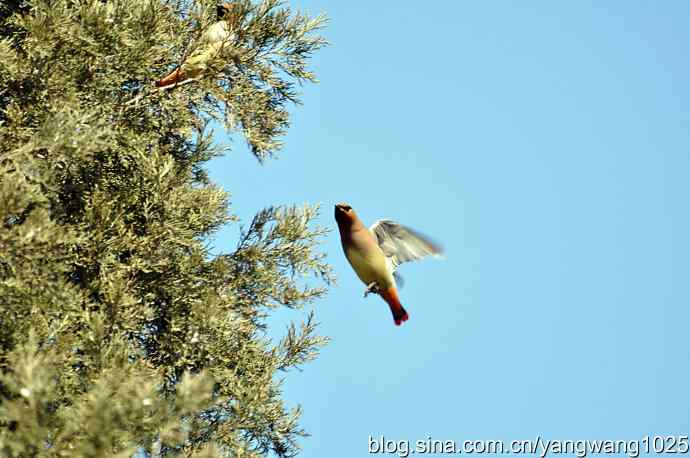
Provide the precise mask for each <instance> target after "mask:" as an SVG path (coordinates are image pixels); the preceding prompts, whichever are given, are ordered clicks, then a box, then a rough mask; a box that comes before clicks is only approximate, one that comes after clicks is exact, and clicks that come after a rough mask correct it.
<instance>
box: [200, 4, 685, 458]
mask: <svg viewBox="0 0 690 458" xmlns="http://www.w3.org/2000/svg"><path fill="white" fill-rule="evenodd" d="M291 4H292V5H294V6H295V7H297V8H299V9H301V10H306V11H308V12H311V13H319V12H325V13H327V14H328V15H329V17H330V23H329V25H328V27H327V28H326V29H325V30H324V34H325V35H326V37H327V38H328V39H329V40H330V41H331V42H332V46H330V47H328V48H327V49H324V50H323V51H321V52H320V53H318V54H317V55H315V57H314V59H313V66H314V68H315V70H316V71H317V73H318V76H319V79H320V80H321V83H320V84H318V85H309V86H305V87H304V88H303V94H304V97H303V100H304V106H302V107H298V108H297V109H295V110H294V116H293V126H292V128H291V130H290V133H289V135H287V137H286V138H285V141H286V146H285V148H284V149H283V150H282V152H281V153H280V158H279V159H278V160H272V161H269V162H267V163H266V164H265V165H263V166H261V165H259V164H258V163H257V161H256V160H254V159H253V158H252V157H251V156H250V154H249V153H247V152H246V150H245V148H244V147H243V142H242V141H241V140H240V139H234V140H232V141H233V144H234V145H235V150H234V151H233V152H232V153H231V154H229V155H227V156H225V157H223V158H219V159H217V160H214V161H213V162H212V163H211V164H210V165H209V169H210V171H211V176H212V178H213V179H214V180H215V181H216V182H218V183H220V184H222V185H223V186H224V187H225V188H226V189H227V190H229V191H230V192H231V193H232V201H233V206H232V209H233V211H234V212H235V213H236V214H238V215H239V216H240V217H242V218H243V220H244V221H245V222H248V221H249V220H250V218H251V216H252V215H253V214H254V213H255V212H256V211H258V210H259V209H260V208H263V207H265V206H269V205H274V204H292V203H304V202H309V203H317V202H320V203H321V204H322V205H323V209H322V216H321V220H320V223H321V224H322V225H326V226H329V227H331V228H333V229H334V231H333V232H331V233H330V235H329V236H328V237H327V238H326V240H325V244H324V246H323V250H324V251H325V252H327V253H328V260H329V262H330V263H331V264H332V265H333V267H334V269H335V273H336V274H337V276H338V285H337V286H335V287H334V288H333V289H332V290H331V292H330V294H329V295H328V297H327V298H326V299H325V300H323V301H321V302H319V303H318V304H316V307H315V309H316V314H317V318H318V320H319V321H320V322H321V323H322V325H321V327H320V331H321V333H322V334H325V335H328V336H331V337H332V338H333V342H332V343H331V344H330V345H329V346H328V347H326V348H325V349H324V350H323V352H322V355H321V356H320V358H319V359H318V360H317V361H315V362H313V363H311V364H308V365H306V366H305V367H304V371H303V372H294V373H290V374H288V375H287V380H286V382H285V394H284V397H285V399H286V401H287V403H288V404H289V405H296V404H298V403H299V404H301V405H302V407H303V409H304V415H303V418H302V425H303V426H304V427H305V428H306V429H307V430H308V431H309V432H310V433H311V434H312V437H310V438H307V439H304V440H303V441H302V446H303V448H304V452H303V454H302V456H304V457H324V456H329V457H347V458H350V457H359V456H367V439H368V436H369V435H372V436H380V435H381V434H383V435H385V436H386V438H390V439H394V440H403V439H407V440H410V441H414V440H417V439H425V438H427V437H428V436H431V437H432V438H434V439H444V440H445V439H452V440H456V441H462V440H465V439H504V440H508V441H509V440H512V439H531V438H534V437H536V436H537V435H541V436H542V437H544V438H559V439H594V438H610V439H626V440H631V439H641V438H642V437H643V436H645V435H653V434H664V435H665V434H688V433H690V369H689V368H690V333H689V332H688V330H687V327H688V324H689V323H690V282H689V281H688V280H689V279H690V244H689V242H688V234H690V216H689V214H690V212H689V211H688V197H689V196H690V179H689V178H690V110H689V109H688V107H690V89H689V88H690V85H689V84H688V81H690V65H689V64H688V55H690V27H688V17H690V3H688V2H685V1H668V2H662V3H660V2H639V1H611V2H598V1H581V2H548V1H533V2H527V3H525V2H479V1H475V2H450V1H447V2H420V1H396V2H392V1H381V2H371V1H363V0H353V1H349V2H342V1H335V0H303V1H293V2H291ZM218 139H219V141H222V142H227V141H230V140H229V139H228V138H227V137H225V136H224V134H222V133H219V136H218ZM339 201H347V202H349V203H350V204H351V205H352V206H353V207H354V208H355V209H356V210H357V211H358V212H359V214H360V217H361V218H362V219H363V220H364V222H365V223H366V224H371V223H373V222H374V221H375V220H376V219H378V218H382V217H388V218H392V219H395V220H397V221H399V222H401V223H403V224H407V225H410V226H411V227H413V228H416V229H418V230H420V231H422V232H424V233H426V234H428V235H430V236H432V237H433V238H435V239H436V240H438V241H440V242H441V243H442V244H443V245H444V246H445V248H446V251H447V259H446V260H445V261H436V260H425V261H423V262H420V263H416V264H405V265H403V266H402V267H401V273H402V274H403V276H404V277H405V278H406V285H405V288H404V289H403V290H402V291H401V293H400V295H401V300H402V302H403V304H404V305H405V307H406V308H407V310H408V311H409V313H410V320H409V321H408V322H407V323H405V324H404V325H403V326H401V327H396V326H394V325H393V322H392V319H391V316H390V312H389V311H388V308H387V306H386V305H385V304H384V303H383V302H382V301H381V299H380V298H378V297H375V296H370V297H368V298H367V299H364V298H363V297H362V292H363V288H364V285H362V284H361V283H360V282H359V280H358V279H357V278H356V276H355V274H354V273H353V272H352V270H351V269H350V267H349V265H348V264H347V261H346V259H345V257H344V256H343V254H342V251H341V248H340V242H339V238H338V233H337V230H335V222H334V220H333V204H334V203H336V202H339ZM236 238H237V227H236V226H231V227H229V228H228V229H227V230H225V231H222V232H221V233H220V234H219V235H218V237H217V238H216V239H215V241H214V243H215V244H216V246H217V247H219V249H220V250H222V249H223V247H226V246H227V247H228V248H227V249H228V250H229V249H232V247H233V246H234V243H235V240H236ZM302 317H303V313H302V312H293V311H282V312H280V313H279V314H278V317H277V318H276V323H278V324H279V325H280V326H279V327H278V330H281V329H282V327H281V326H283V324H282V323H283V322H284V321H285V320H290V319H295V320H299V319H301V318H302ZM381 456H384V455H381Z"/></svg>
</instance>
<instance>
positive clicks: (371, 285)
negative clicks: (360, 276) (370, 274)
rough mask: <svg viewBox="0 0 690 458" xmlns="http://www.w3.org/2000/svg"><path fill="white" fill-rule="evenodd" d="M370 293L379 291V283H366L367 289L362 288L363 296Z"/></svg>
mask: <svg viewBox="0 0 690 458" xmlns="http://www.w3.org/2000/svg"><path fill="white" fill-rule="evenodd" d="M371 293H374V294H378V293H379V285H378V283H376V282H375V281H373V282H371V283H369V284H368V285H367V289H365V290H364V297H367V296H368V295H369V294H371Z"/></svg>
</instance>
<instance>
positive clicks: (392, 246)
mask: <svg viewBox="0 0 690 458" xmlns="http://www.w3.org/2000/svg"><path fill="white" fill-rule="evenodd" d="M369 230H370V231H371V232H372V233H373V234H374V236H375V237H376V240H377V242H378V243H379V247H381V250H382V251H383V254H385V255H386V257H387V258H388V259H389V260H390V262H391V263H392V266H393V269H396V268H397V267H398V266H399V265H400V264H402V263H403V262H408V261H416V260H418V259H422V258H424V257H426V256H434V257H437V258H440V257H442V255H443V249H442V248H441V246H440V245H438V244H437V243H435V242H432V241H431V240H429V238H427V237H425V236H423V235H422V234H420V233H419V232H417V231H414V230H412V229H410V228H409V227H405V226H403V225H401V224H398V223H396V222H395V221H391V220H389V219H381V220H378V221H376V222H375V223H374V224H373V225H372V226H371V227H370V228H369Z"/></svg>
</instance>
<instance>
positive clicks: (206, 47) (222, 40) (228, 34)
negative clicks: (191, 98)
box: [156, 3, 240, 87]
mask: <svg viewBox="0 0 690 458" xmlns="http://www.w3.org/2000/svg"><path fill="white" fill-rule="evenodd" d="M217 14H218V22H215V23H213V24H211V26H209V28H208V29H206V30H205V31H204V33H203V34H202V35H201V38H200V40H199V43H198V44H197V48H196V50H195V51H194V52H192V54H191V55H190V56H189V57H188V58H186V59H185V61H184V62H183V63H182V65H181V66H180V67H178V68H176V69H175V70H173V71H172V72H170V73H169V74H168V75H166V76H164V77H163V78H161V79H160V80H158V81H156V87H167V86H171V85H174V84H179V83H181V82H183V81H185V80H188V79H196V78H198V77H200V76H201V75H202V74H203V73H204V72H205V71H206V69H207V68H208V64H209V63H210V62H212V61H213V60H214V59H215V58H217V57H219V56H220V55H221V54H222V52H223V51H224V50H225V49H227V48H228V47H229V46H230V45H231V43H232V42H233V41H234V29H235V28H236V27H237V23H238V22H239V19H240V9H239V7H238V6H237V4H236V3H224V4H222V5H219V6H218V11H217Z"/></svg>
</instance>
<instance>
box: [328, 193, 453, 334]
mask: <svg viewBox="0 0 690 458" xmlns="http://www.w3.org/2000/svg"><path fill="white" fill-rule="evenodd" d="M335 220H336V222H337V223H338V231H339V232H340V242H341V244H342V246H343V251H344V252H345V257H346V258H347V260H348V262H349V263H350V265H351V266H352V268H353V270H354V271H355V273H356V274H357V276H358V277H359V279H360V280H362V282H364V284H365V285H367V289H366V290H365V293H364V295H365V296H366V295H367V294H368V293H370V292H375V293H377V294H379V295H380V296H381V297H382V298H383V300H385V301H386V303H387V304H388V306H389V307H390V309H391V313H392V314H393V320H394V321H395V324H396V325H400V324H401V323H402V322H403V321H407V319H408V318H409V315H408V313H407V311H405V308H404V307H403V306H402V304H401V303H400V299H399V297H398V290H397V285H396V282H395V275H396V274H395V269H396V268H397V266H398V265H399V264H400V263H402V262H406V261H412V260H416V259H421V258H423V257H425V256H428V255H432V256H437V257H438V256H440V255H441V253H442V250H441V248H440V247H439V246H438V245H436V244H435V243H433V242H431V241H430V240H428V239H427V238H425V237H424V236H422V235H421V234H419V233H417V232H415V231H413V230H411V229H409V228H406V227H404V226H401V225H399V224H397V223H395V222H393V221H390V220H379V221H377V222H376V223H374V224H373V225H372V226H371V228H369V229H367V228H366V227H365V226H364V224H363V223H362V221H361V220H360V219H359V217H358V216H357V213H355V211H354V210H353V209H352V207H351V206H350V205H348V204H345V203H340V204H337V205H336V206H335Z"/></svg>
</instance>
